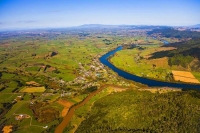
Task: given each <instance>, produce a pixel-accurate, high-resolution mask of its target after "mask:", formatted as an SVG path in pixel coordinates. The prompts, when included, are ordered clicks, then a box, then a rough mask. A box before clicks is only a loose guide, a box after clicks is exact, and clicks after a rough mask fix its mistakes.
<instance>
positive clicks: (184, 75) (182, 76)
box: [172, 70, 200, 83]
mask: <svg viewBox="0 0 200 133" xmlns="http://www.w3.org/2000/svg"><path fill="white" fill-rule="evenodd" d="M172 74H173V76H174V79H175V80H176V81H183V82H189V83H200V82H199V81H198V80H197V79H196V78H195V77H194V76H193V75H192V73H191V72H186V71H174V70H172Z"/></svg>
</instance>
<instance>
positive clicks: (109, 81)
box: [0, 27, 200, 133]
mask: <svg viewBox="0 0 200 133" xmlns="http://www.w3.org/2000/svg"><path fill="white" fill-rule="evenodd" d="M129 28H130V27H124V28H108V29H104V28H100V29H99V30H96V29H95V28H94V29H90V28H83V29H51V30H48V29H46V30H43V29H41V30H30V31H13V32H9V34H8V33H7V32H5V33H4V32H2V33H1V34H0V35H1V38H0V103H1V104H0V117H1V118H2V119H1V120H0V129H4V127H5V130H6V128H9V129H7V130H12V131H13V132H19V133H20V132H30V133H35V132H54V131H55V129H56V127H58V125H59V124H60V123H62V121H63V120H64V119H65V116H67V114H68V111H69V110H70V109H71V108H72V107H74V106H76V105H78V104H79V103H81V102H82V101H84V100H85V99H86V98H87V97H88V96H90V94H92V93H93V92H95V91H99V89H102V91H101V92H99V93H98V94H96V95H94V96H93V97H91V99H90V100H89V101H88V102H87V103H85V104H84V105H83V106H81V107H80V108H78V109H77V110H76V111H75V112H74V115H73V116H71V117H72V119H71V121H70V122H69V124H68V125H67V126H66V128H65V129H64V131H65V132H75V131H76V130H77V132H80V130H81V129H82V126H83V127H84V126H85V125H84V123H85V122H87V118H89V119H90V117H91V116H90V115H91V114H93V112H94V110H93V109H94V108H96V103H98V102H99V101H102V99H104V98H106V99H107V97H108V96H111V97H112V98H114V102H116V100H115V96H113V95H117V96H116V97H120V96H119V95H121V94H122V95H123V94H125V95H128V94H127V93H128V92H130V93H131V94H133V95H134V96H135V95H136V94H137V95H138V96H141V97H143V96H144V97H148V95H149V96H150V97H149V98H150V99H152V97H154V96H155V97H159V95H158V96H157V90H159V89H160V88H157V89H154V88H148V86H146V85H143V84H140V83H136V82H134V81H129V80H126V79H124V78H122V77H119V76H118V75H117V74H116V73H115V72H113V71H112V70H111V69H109V68H108V67H106V66H104V65H103V64H102V63H101V62H100V61H99V58H100V57H101V56H102V55H103V54H105V53H107V52H108V51H111V50H113V49H115V48H116V47H118V46H123V48H124V49H123V50H121V51H119V52H117V53H116V54H115V55H114V56H113V57H111V58H110V62H112V63H113V64H114V65H115V66H116V67H119V68H120V69H123V70H125V71H128V72H130V73H133V74H135V75H138V76H141V77H147V78H152V79H156V80H162V81H172V82H174V79H175V77H173V76H172V70H179V69H180V68H181V70H185V71H186V68H184V67H182V66H177V65H172V66H171V65H169V62H168V61H169V58H170V57H168V56H164V57H159V58H155V57H154V56H155V53H159V52H169V51H174V50H177V48H176V47H173V46H169V47H162V46H163V42H162V40H167V41H169V42H179V41H180V39H177V38H166V37H160V38H159V39H158V38H157V39H155V38H153V37H152V36H148V35H147V34H146V32H147V31H148V30H149V29H145V30H144V29H138V30H136V31H132V30H130V29H129ZM195 60H197V59H195ZM192 63H193V64H195V62H192ZM188 71H189V70H188ZM191 73H192V74H193V75H194V77H195V78H196V79H197V80H199V77H200V76H199V72H198V71H191ZM105 85H108V86H106V87H105ZM102 87H105V88H102ZM161 89H164V88H161ZM130 90H131V91H130ZM137 90H139V91H137ZM146 90H148V91H149V90H150V91H152V92H155V94H151V93H147V92H146ZM168 90H169V91H168ZM168 90H167V89H165V90H163V91H159V92H161V93H166V94H163V95H162V96H163V97H167V96H166V95H168V94H167V93H169V95H170V98H169V99H171V98H172V99H173V98H175V96H174V95H178V94H181V95H182V94H183V93H182V92H181V93H179V92H176V91H174V90H173V89H172V90H173V91H171V88H169V89H168ZM143 93H144V95H143ZM171 93H173V94H172V95H173V96H171ZM186 93H189V92H186ZM192 94H193V93H192ZM192 94H191V95H192ZM162 96H161V97H162ZM184 96H188V95H184ZM184 96H183V97H181V98H183V99H184ZM122 97H123V96H122ZM128 97H129V98H130V97H131V96H130V95H128ZM188 98H189V99H192V100H193V98H192V97H190V96H188ZM123 99H124V98H122V100H123ZM142 99H143V98H142ZM142 99H136V101H137V100H142ZM161 99H162V98H161ZM163 99H164V98H163ZM163 99H162V100H163ZM129 100H130V101H131V99H129ZM162 100H161V101H162ZM111 101H112V100H111ZM197 101H198V100H197ZM103 102H105V104H107V101H104V100H103ZM114 104H115V103H114ZM152 104H153V103H152ZM192 104H193V103H192ZM134 106H135V105H134ZM160 106H165V105H160ZM166 106H167V105H166ZM174 106H175V105H174ZM175 108H176V107H175ZM115 109H116V110H121V107H120V106H119V108H115ZM110 110H112V109H110ZM119 112H120V111H119ZM133 112H134V111H133ZM172 112H173V111H172ZM122 113H124V112H122ZM129 113H130V112H128V113H124V115H125V117H126V118H128V116H129ZM136 113H138V112H136ZM130 114H131V113H130ZM101 115H102V114H100V116H101ZM116 115H117V114H116ZM136 115H137V114H136ZM140 115H141V114H140ZM111 116H112V117H113V114H111ZM125 117H124V118H123V120H125ZM113 118H115V117H113ZM106 119H107V118H106ZM118 119H121V118H116V120H113V121H118ZM138 121H140V120H138ZM104 122H105V121H104ZM109 122H110V121H109ZM170 122H171V121H170ZM112 124H113V123H111V125H112ZM97 125H98V124H97ZM79 126H80V127H79ZM92 128H93V127H92ZM95 128H96V127H95ZM92 130H93V129H92ZM95 130H96V129H95Z"/></svg>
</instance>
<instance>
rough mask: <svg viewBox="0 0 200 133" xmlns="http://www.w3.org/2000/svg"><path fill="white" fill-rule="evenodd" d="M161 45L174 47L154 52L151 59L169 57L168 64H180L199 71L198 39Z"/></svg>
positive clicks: (199, 53)
mask: <svg viewBox="0 0 200 133" xmlns="http://www.w3.org/2000/svg"><path fill="white" fill-rule="evenodd" d="M163 47H175V48H177V49H174V50H171V51H160V52H155V53H154V54H153V55H152V57H151V59H154V58H162V57H165V56H167V57H169V60H168V64H169V65H170V66H172V65H181V66H183V67H185V68H189V69H192V70H193V71H200V52H199V51H200V39H199V38H197V39H192V40H189V41H185V42H178V43H172V44H169V45H164V46H163Z"/></svg>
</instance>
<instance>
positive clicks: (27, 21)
mask: <svg viewBox="0 0 200 133" xmlns="http://www.w3.org/2000/svg"><path fill="white" fill-rule="evenodd" d="M36 22H37V21H34V20H24V21H17V23H25V24H30V23H36Z"/></svg>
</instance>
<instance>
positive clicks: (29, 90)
mask: <svg viewBox="0 0 200 133" xmlns="http://www.w3.org/2000/svg"><path fill="white" fill-rule="evenodd" d="M44 91H45V88H44V87H25V88H23V89H21V90H20V92H27V93H33V92H44Z"/></svg>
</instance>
